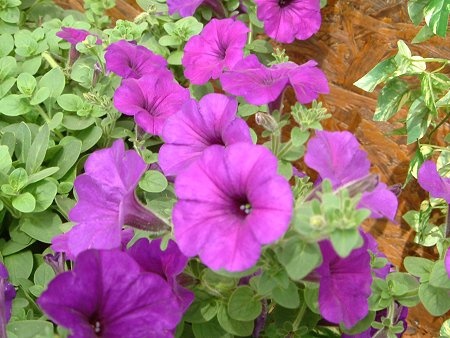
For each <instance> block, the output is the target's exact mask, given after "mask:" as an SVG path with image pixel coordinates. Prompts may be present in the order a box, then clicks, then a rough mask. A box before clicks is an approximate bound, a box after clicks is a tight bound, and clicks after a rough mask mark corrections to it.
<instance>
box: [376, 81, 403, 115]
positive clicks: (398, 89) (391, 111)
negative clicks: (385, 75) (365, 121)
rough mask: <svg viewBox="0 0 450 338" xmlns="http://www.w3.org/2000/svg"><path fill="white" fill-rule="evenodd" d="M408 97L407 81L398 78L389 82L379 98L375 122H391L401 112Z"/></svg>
mask: <svg viewBox="0 0 450 338" xmlns="http://www.w3.org/2000/svg"><path fill="white" fill-rule="evenodd" d="M408 95H409V85H408V84H407V83H406V82H405V81H402V80H400V79H398V78H394V79H392V80H390V81H388V82H387V83H386V85H385V86H384V88H383V89H382V90H381V92H380V95H379V96H378V103H377V108H376V110H375V114H374V116H373V119H374V121H387V120H389V119H390V118H391V117H392V116H394V115H395V114H396V113H397V112H398V111H399V110H400V108H401V106H402V104H403V102H404V100H405V98H407V97H408Z"/></svg>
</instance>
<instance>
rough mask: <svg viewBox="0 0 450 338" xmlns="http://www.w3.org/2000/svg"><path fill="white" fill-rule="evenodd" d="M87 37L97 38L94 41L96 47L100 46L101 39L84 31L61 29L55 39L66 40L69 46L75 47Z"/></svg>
mask: <svg viewBox="0 0 450 338" xmlns="http://www.w3.org/2000/svg"><path fill="white" fill-rule="evenodd" d="M89 35H93V36H95V37H97V41H96V44H97V45H101V44H102V39H100V38H99V37H98V36H97V35H95V34H92V33H91V32H89V31H87V30H85V29H79V28H72V27H61V30H60V31H59V32H57V33H56V36H57V37H59V38H61V39H63V40H66V41H67V42H68V43H70V44H71V45H76V44H77V43H80V42H83V41H84V40H86V38H87V37H88V36H89Z"/></svg>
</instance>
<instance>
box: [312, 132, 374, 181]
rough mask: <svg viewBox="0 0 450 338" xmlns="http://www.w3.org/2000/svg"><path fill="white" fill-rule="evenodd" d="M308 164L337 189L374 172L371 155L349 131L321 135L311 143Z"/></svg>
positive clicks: (318, 133)
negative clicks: (370, 160) (370, 170)
mask: <svg viewBox="0 0 450 338" xmlns="http://www.w3.org/2000/svg"><path fill="white" fill-rule="evenodd" d="M305 163H306V164H307V165H308V166H309V167H310V168H312V169H314V170H316V171H317V172H318V173H319V175H320V176H321V177H322V178H323V179H325V178H326V179H329V180H330V181H331V182H332V184H333V187H334V188H336V187H339V186H342V185H344V184H346V183H349V182H351V181H354V180H357V179H359V178H361V177H364V176H366V175H367V174H368V173H369V168H370V162H369V160H368V159H367V153H366V152H365V151H363V150H361V149H360V146H359V143H358V141H357V140H356V138H355V137H354V136H353V135H352V134H351V133H349V132H347V131H343V132H327V131H317V132H316V136H315V137H313V138H311V139H310V140H309V142H308V148H307V151H306V154H305Z"/></svg>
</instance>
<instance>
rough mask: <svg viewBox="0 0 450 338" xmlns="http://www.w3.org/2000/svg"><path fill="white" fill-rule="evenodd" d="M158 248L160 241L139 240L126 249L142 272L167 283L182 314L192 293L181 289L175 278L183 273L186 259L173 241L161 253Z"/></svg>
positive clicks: (188, 304)
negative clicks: (154, 274) (153, 274)
mask: <svg viewBox="0 0 450 338" xmlns="http://www.w3.org/2000/svg"><path fill="white" fill-rule="evenodd" d="M160 246H161V239H156V240H153V241H151V242H149V241H148V240H147V239H145V238H141V239H140V240H138V241H137V242H136V243H135V244H134V245H133V246H132V247H131V248H130V249H128V254H129V255H130V256H131V257H133V258H134V260H135V261H136V262H138V263H139V265H140V266H141V268H142V270H144V271H147V272H153V273H156V274H158V275H160V276H161V277H162V278H164V279H165V280H166V281H167V282H168V283H169V285H170V286H171V287H172V289H173V290H174V292H175V294H176V296H177V298H178V300H179V303H180V306H181V309H182V310H183V312H184V311H186V310H187V309H188V307H189V306H190V305H191V303H192V302H193V300H194V293H193V292H192V291H190V290H188V289H185V288H183V287H182V286H181V285H180V284H179V283H178V281H177V279H176V277H177V276H178V275H180V274H181V273H182V272H183V270H184V268H185V267H186V265H187V262H188V258H187V257H186V256H185V255H183V254H182V253H181V251H180V249H178V246H177V244H176V243H175V242H174V241H169V243H168V245H167V248H166V250H164V251H161V248H160Z"/></svg>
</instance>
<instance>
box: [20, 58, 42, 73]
mask: <svg viewBox="0 0 450 338" xmlns="http://www.w3.org/2000/svg"><path fill="white" fill-rule="evenodd" d="M41 63H42V57H41V56H40V55H39V56H36V57H34V58H31V59H27V60H25V61H24V62H23V63H22V66H21V68H22V71H23V72H27V73H30V74H31V75H34V74H36V73H37V71H38V70H39V68H40V67H41Z"/></svg>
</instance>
